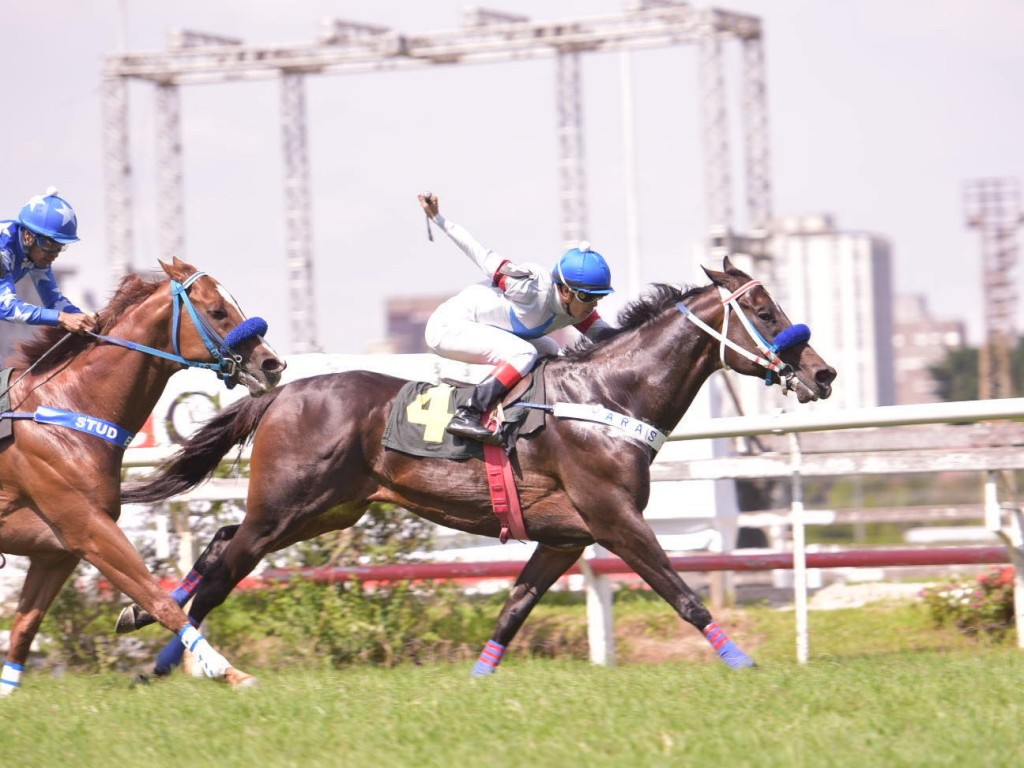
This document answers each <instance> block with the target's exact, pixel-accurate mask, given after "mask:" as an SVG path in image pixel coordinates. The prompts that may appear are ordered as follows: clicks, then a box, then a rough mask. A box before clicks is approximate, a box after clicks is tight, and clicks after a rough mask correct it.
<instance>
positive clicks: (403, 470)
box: [118, 259, 836, 675]
mask: <svg viewBox="0 0 1024 768" xmlns="http://www.w3.org/2000/svg"><path fill="white" fill-rule="evenodd" d="M723 269H724V271H722V272H717V271H712V270H708V269H705V272H706V273H707V275H708V277H709V278H710V279H711V280H712V284H711V285H707V286H704V287H700V288H692V289H690V290H689V291H687V292H685V293H684V292H683V291H681V290H679V289H677V288H672V287H670V286H667V285H655V286H653V288H652V290H651V291H650V293H649V294H648V295H647V296H646V297H645V298H643V299H641V300H638V301H635V302H633V303H632V304H631V305H629V306H628V307H627V308H626V309H625V310H624V311H623V312H622V314H621V316H620V318H619V324H620V328H619V329H618V330H617V331H616V333H615V334H614V335H613V336H611V337H610V338H608V339H605V340H603V341H601V342H600V343H596V344H593V345H591V346H585V347H581V348H579V349H575V350H571V351H569V352H568V353H566V354H565V355H564V356H560V357H558V358H555V359H553V360H551V362H550V363H549V364H548V366H547V369H546V371H545V386H546V394H547V398H548V402H551V403H555V402H567V403H600V404H601V405H603V406H604V407H605V408H607V409H610V410H613V411H616V412H618V413H620V414H625V415H628V416H629V417H631V418H632V419H635V420H637V421H639V422H643V423H644V424H646V425H650V426H653V427H655V428H657V430H660V431H661V432H662V433H665V434H667V433H669V432H670V431H671V430H672V429H673V428H674V427H675V425H676V424H677V423H678V422H679V420H680V419H681V418H682V416H683V414H684V413H685V412H686V410H687V408H688V407H689V406H690V404H691V403H692V402H693V399H694V397H695V396H696V394H697V391H698V390H699V389H700V388H701V386H702V385H703V384H704V382H705V381H706V380H707V378H708V377H709V376H710V375H711V374H712V373H713V372H714V371H715V370H717V369H718V368H721V367H723V365H724V366H728V367H729V368H732V369H733V370H736V371H737V372H739V373H742V374H746V375H751V376H760V377H762V378H765V380H766V381H767V382H768V383H774V384H781V385H782V386H784V387H785V389H786V390H787V391H795V392H796V395H797V398H798V399H799V400H800V402H807V401H810V400H816V399H818V398H826V397H828V396H829V395H830V394H831V386H832V381H833V379H834V378H835V376H836V372H835V370H834V369H833V368H831V367H830V366H828V365H827V364H826V363H825V362H824V361H823V360H822V359H821V357H819V356H818V354H817V353H816V352H815V351H814V350H813V349H812V348H811V347H810V346H809V344H808V343H807V338H808V337H809V331H808V329H807V328H806V326H792V324H791V323H790V322H789V320H788V319H787V317H786V315H785V314H784V313H783V312H782V310H781V309H780V308H779V307H778V305H777V304H776V303H775V301H774V300H772V298H771V297H770V296H769V295H768V292H767V291H766V290H765V289H764V288H763V287H762V286H761V284H760V283H759V282H758V281H755V280H751V278H750V277H749V276H748V275H746V274H745V273H744V272H742V271H740V270H739V269H736V268H735V267H734V266H733V265H732V264H731V263H730V261H729V260H728V259H726V260H725V263H724V267H723ZM730 316H732V322H729V318H730ZM723 337H724V338H725V341H724V342H723V341H722V339H723ZM783 339H786V342H785V343H782V341H783ZM768 340H771V341H768ZM405 383H406V382H405V381H404V380H402V379H398V378H393V377H391V376H385V375H381V374H376V373H368V372H366V371H350V372H344V373H335V374H328V375H322V376H314V377H311V378H307V379H300V380H298V381H294V382H292V383H290V384H287V385H285V386H283V387H281V388H280V389H278V390H276V391H275V392H274V393H272V394H271V395H268V396H267V397H264V398H261V399H260V400H246V401H241V402H238V403H236V404H234V405H232V406H231V407H229V408H227V409H226V410H224V411H222V412H221V413H220V414H219V415H217V416H215V417H214V418H212V419H211V420H210V421H209V422H208V423H207V424H206V425H205V426H204V427H203V428H201V429H200V430H199V431H198V432H197V433H196V434H195V435H193V437H192V438H191V439H190V440H189V441H188V442H187V443H186V444H185V445H184V446H183V447H182V448H181V450H180V452H179V453H178V454H176V456H175V457H174V458H172V459H171V460H170V461H169V462H168V463H167V464H166V465H165V466H164V467H162V468H161V469H160V471H159V472H158V473H157V474H156V475H155V476H154V477H153V478H152V479H150V480H148V481H143V482H141V483H139V484H136V485H134V486H129V487H127V488H126V489H125V490H124V498H125V500H126V501H127V500H131V501H132V502H155V501H159V500H163V499H167V498H169V497H171V496H173V495H175V494H178V493H182V492H183V491H185V490H187V489H190V488H193V487H195V486H196V485H198V484H199V483H200V482H202V481H203V480H204V479H205V478H207V477H209V476H210V475H211V473H212V472H213V471H214V469H215V468H216V467H217V465H218V463H219V462H220V460H221V458H222V457H223V456H224V455H225V454H226V453H227V452H228V451H229V450H230V449H231V448H232V447H234V446H236V445H240V444H242V443H244V442H246V441H248V440H252V459H251V464H250V478H249V488H248V500H247V507H246V513H245V517H244V520H243V521H242V523H241V524H240V525H239V526H228V527H226V528H224V529H222V530H221V531H219V532H218V533H217V535H216V536H215V537H214V540H213V542H212V543H211V545H210V546H209V547H208V548H207V551H206V552H204V553H203V555H202V556H201V557H200V559H199V560H198V561H197V563H196V565H195V567H194V570H193V572H192V573H191V574H189V576H188V577H187V578H186V579H185V581H184V582H183V583H182V586H181V587H179V588H178V589H177V590H176V591H175V594H176V597H177V599H178V600H179V601H181V602H182V603H184V601H185V600H186V599H187V598H188V596H189V593H191V592H192V590H193V589H195V592H194V600H193V603H192V607H191V610H190V617H191V618H192V619H193V621H195V622H198V621H201V620H202V619H203V618H204V617H205V616H206V615H207V614H208V613H209V612H210V611H211V610H212V609H213V608H215V607H216V606H218V605H220V603H222V602H223V601H224V599H225V598H226V597H227V595H228V594H229V593H230V592H231V590H232V589H233V588H234V587H235V585H236V584H238V582H239V581H240V580H241V579H242V578H243V577H244V576H246V575H247V574H249V573H250V572H251V571H252V570H253V568H254V567H255V566H256V565H257V563H259V561H260V559H261V558H263V557H264V556H265V555H266V554H267V553H269V552H273V551H276V550H279V549H281V548H283V547H286V546H288V545H290V544H294V543H296V542H299V541H303V540H306V539H309V538H312V537H313V536H316V535H318V534H321V533H324V532H327V531H332V530H340V529H344V528H347V527H349V526H351V525H353V524H355V522H356V521H357V520H359V518H360V516H361V515H362V514H363V513H364V512H365V511H366V509H367V506H368V505H369V504H370V503H371V502H375V501H382V502H391V503H394V504H397V505H399V506H402V507H405V508H406V509H408V510H410V511H412V512H414V513H416V514H418V515H420V516H422V517H424V518H426V519H428V520H431V521H433V522H435V523H439V524H441V525H445V526H448V527H450V528H454V529H457V530H461V531H467V532H469V533H475V534H480V535H482V536H495V537H496V536H498V535H499V528H500V526H499V521H498V519H497V518H496V517H495V515H494V513H493V512H492V511H491V503H490V497H489V493H488V485H487V479H486V476H485V472H484V467H483V464H482V462H481V461H480V460H478V459H470V460H467V461H461V462H460V461H450V460H446V459H423V458H415V457H412V456H408V455H406V454H404V453H401V452H398V451H394V450H387V449H385V448H384V447H383V446H382V444H381V439H382V434H383V432H384V430H385V425H386V424H387V422H388V416H389V413H390V411H391V409H392V401H393V399H394V398H395V395H396V394H397V393H398V391H399V389H400V388H401V387H402V386H403V385H404V384H405ZM545 421H546V425H545V428H544V429H542V430H540V431H539V432H536V433H534V434H532V435H530V436H528V437H524V438H521V439H520V440H519V441H518V443H517V444H516V455H517V460H518V466H519V468H520V469H521V474H520V476H519V478H518V480H517V482H518V487H519V493H520V497H521V504H522V509H523V513H524V517H525V523H526V531H527V533H528V535H529V538H530V539H533V540H534V541H537V542H538V543H539V546H538V547H537V548H536V550H535V552H534V554H533V555H532V556H531V558H530V559H529V561H528V562H527V563H526V565H525V567H524V568H523V570H522V572H521V573H520V575H519V577H518V579H517V581H516V583H515V586H514V587H513V589H512V591H511V594H510V595H509V597H508V600H507V602H506V603H505V605H504V607H503V609H502V611H501V614H500V616H499V617H498V622H497V627H496V629H495V630H494V634H493V635H492V637H491V640H490V641H489V642H488V643H487V645H486V647H485V649H484V652H483V654H481V657H480V659H479V660H478V662H477V664H476V666H475V667H474V674H476V675H482V674H489V673H490V672H492V671H493V670H494V668H495V666H496V665H497V663H498V661H500V659H501V656H502V654H503V653H504V649H505V647H506V646H507V645H508V643H509V642H510V641H511V640H512V638H513V637H514V636H515V634H516V632H517V630H518V629H519V627H520V626H521V625H522V623H523V621H524V620H525V619H526V617H527V615H528V614H529V613H530V611H531V609H532V608H533V607H534V605H535V604H536V603H537V601H538V600H540V598H541V597H542V596H543V595H544V593H545V592H546V591H547V590H548V588H549V587H551V585H552V584H554V583H555V581H556V580H557V579H558V578H559V577H560V576H562V575H563V574H564V573H565V572H566V571H567V570H568V569H569V567H570V566H572V564H573V563H575V562H576V560H577V559H578V558H579V557H580V554H581V553H582V552H583V550H584V548H585V547H587V546H588V545H590V544H593V543H594V542H597V543H599V544H601V545H602V546H603V547H605V548H606V549H608V550H610V551H611V552H613V553H614V554H616V555H618V556H619V557H621V558H622V559H623V560H624V561H625V562H626V563H627V564H628V565H629V566H630V568H632V569H633V570H634V571H635V572H636V573H637V574H638V575H640V576H641V577H642V578H643V579H644V581H645V582H647V584H649V585H650V586H651V588H652V589H653V590H654V591H655V592H657V593H658V594H659V595H660V596H661V597H662V598H664V599H665V600H666V601H667V602H668V603H669V605H671V606H672V607H673V608H674V609H675V610H676V612H677V613H678V614H679V616H680V617H681V618H683V619H684V620H685V621H687V622H689V623H690V624H692V625H693V626H694V627H696V629H698V630H699V631H701V632H702V633H704V635H705V637H707V638H708V640H709V641H710V642H711V644H712V645H713V646H714V647H715V649H716V650H717V651H718V653H719V655H720V656H721V657H722V658H723V660H725V661H726V663H728V664H730V665H731V666H733V667H744V666H750V665H752V664H753V661H752V660H751V659H750V658H749V657H748V656H747V655H746V654H745V653H743V652H742V651H741V650H740V649H739V648H737V647H736V646H735V644H734V643H732V641H730V640H729V639H728V637H727V636H726V634H725V633H724V632H723V631H722V630H721V628H720V627H718V625H717V624H716V623H715V622H713V621H712V617H711V614H710V613H709V612H708V610H707V609H706V608H705V606H704V605H703V603H702V602H701V600H700V598H699V597H698V596H697V594H696V593H694V592H693V590H691V589H690V587H689V586H687V584H686V583H685V582H684V581H683V580H682V579H681V578H680V576H679V574H678V573H676V572H675V571H674V570H673V569H672V566H671V564H670V562H669V559H668V557H667V555H666V554H665V552H664V551H663V550H662V548H661V546H660V545H659V544H658V540H657V538H656V537H655V535H654V533H653V531H652V530H651V528H650V526H649V525H648V524H647V522H646V521H645V520H644V518H643V511H644V508H645V507H646V505H647V501H648V495H649V492H650V469H649V468H650V464H651V461H652V460H653V451H652V449H651V448H650V447H649V446H647V445H644V444H642V443H640V442H635V441H633V440H629V439H624V438H623V437H622V436H621V435H618V434H616V432H615V430H613V429H610V428H608V427H606V426H605V425H602V424H594V423H588V422H584V421H573V420H561V419H557V418H555V417H553V416H552V415H550V414H549V415H547V416H546V417H545ZM196 584H198V587H196V586H195V585H196ZM151 621H152V618H151V617H149V616H147V615H146V614H145V612H143V611H140V609H139V608H138V606H130V607H128V608H126V609H125V611H124V612H123V613H122V615H121V619H120V620H119V625H118V631H131V630H133V629H136V628H138V627H141V626H144V625H145V624H147V623H149V622H151ZM178 647H179V646H168V649H166V650H167V653H162V654H161V656H160V658H159V659H158V661H157V669H156V671H157V674H163V673H166V672H168V671H170V666H171V665H173V663H174V662H175V661H176V659H175V658H174V657H175V656H180V653H179V652H177V648H178Z"/></svg>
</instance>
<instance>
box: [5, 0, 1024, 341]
mask: <svg viewBox="0 0 1024 768" xmlns="http://www.w3.org/2000/svg"><path fill="white" fill-rule="evenodd" d="M3 3H4V10H3V27H4V57H3V64H2V65H0V66H2V68H3V72H4V75H5V82H6V83H7V89H6V93H7V104H8V108H7V114H6V116H5V119H4V120H3V121H2V122H0V142H2V145H3V147H4V182H3V184H2V185H0V218H13V217H15V216H16V215H17V212H18V210H19V209H20V207H21V205H22V204H23V203H24V202H25V200H26V199H27V198H28V197H30V196H31V195H34V194H37V193H40V192H42V191H43V190H44V189H45V187H46V186H48V185H51V184H52V185H57V186H58V187H60V189H61V192H62V193H63V194H64V195H65V196H66V197H67V198H68V200H69V201H70V202H71V203H72V204H73V205H74V206H75V208H76V210H77V212H78V214H79V219H80V226H79V233H80V236H81V237H82V242H81V243H79V244H77V245H75V246H74V247H73V248H72V249H70V250H69V251H68V252H67V253H66V254H64V255H63V256H62V257H61V258H62V261H63V262H64V263H67V262H74V263H75V264H76V265H78V266H80V268H81V270H82V274H81V289H82V290H83V291H84V290H86V289H88V290H89V291H91V292H92V293H93V294H94V295H95V296H97V298H98V299H99V300H100V302H101V303H102V302H105V301H106V298H107V297H108V296H109V294H110V282H109V273H108V268H107V264H106V260H105V254H104V251H105V246H106V243H105V240H106V228H105V225H104V219H105V215H106V210H105V200H104V165H103V137H102V102H101V98H100V81H101V71H102V68H103V61H104V57H105V56H106V55H107V54H109V53H111V52H113V51H115V50H117V46H118V44H119V40H121V39H123V40H124V41H125V45H126V49H127V50H133V51H135V50H163V49H165V48H166V46H167V43H168V32H169V31H170V30H171V29H173V28H175V27H185V28H189V29H195V30H201V31H207V32H216V33H220V34H225V35H234V36H238V37H241V38H243V39H244V40H245V41H246V42H247V43H250V44H265V45H272V44H282V43H299V42H308V41H312V40H313V39H315V37H316V35H317V31H318V25H319V22H320V20H321V19H322V18H324V17H328V16H337V17H342V18H346V19H349V20H355V21H363V22H368V23H373V24H381V25H385V26H390V27H393V28H394V29H396V30H398V31H401V32H406V33H416V32H426V31H436V30H442V29H453V28H456V27H458V25H459V24H460V13H459V10H460V8H461V7H462V6H463V5H464V3H458V2H449V1H447V0H446V1H444V2H373V1H372V0H358V1H351V2H325V1H321V0H304V2H301V3H294V2H269V1H268V0H217V1H216V2H209V1H208V0H206V1H204V2H197V1H196V0H177V1H176V2H174V3H153V2H149V1H148V0H120V1H118V0H98V1H96V2H87V3H83V2H77V1H76V0H54V1H53V2H51V3H48V4H47V5H46V7H45V10H42V6H38V5H34V4H27V3H14V2H13V0H3ZM489 7H494V8H501V9H504V10H509V11H515V12H519V13H524V14H527V15H529V16H530V17H531V18H533V19H535V20H553V19H565V18H572V17H581V16H589V15H596V14H603V13H612V12H617V11H619V10H620V9H621V8H622V5H621V4H620V3H618V2H613V1H609V2H605V1H604V0H592V1H591V2H584V1H583V0H548V1H547V2H544V1H541V0H533V1H530V2H507V3H505V4H504V5H491V6H489ZM719 7H721V8H725V9H730V10H735V11H742V12H749V13H755V14H758V15H760V16H761V18H762V21H763V25H764V30H765V54H766V66H767V72H768V88H767V95H768V106H769V119H770V139H771V152H772V171H773V208H774V211H775V213H776V214H778V215H789V214H798V213H806V212H827V213H831V214H833V215H834V216H835V218H836V221H837V223H838V225H839V227H840V228H842V229H848V230H856V231H868V232H872V233H876V234H878V235H880V236H883V237H885V238H887V239H889V240H890V241H891V243H892V248H893V268H894V284H895V287H896V290H897V291H899V292H903V293H923V294H925V295H926V296H927V297H928V300H929V304H930V308H931V311H932V313H933V314H934V315H936V316H938V317H941V318H947V319H963V320H964V321H966V322H967V324H968V328H969V329H970V331H971V335H972V339H973V340H975V341H976V340H977V339H978V338H980V332H981V327H982V326H981V323H982V310H981V307H982V287H981V280H982V268H981V262H980V246H979V243H978V239H977V236H976V235H975V234H973V233H971V232H970V231H969V230H967V228H966V227H965V224H964V212H963V199H962V189H963V184H964V182H965V181H966V180H968V179H972V178H977V177H982V176H1000V177H1012V178H1016V179H1019V180H1024V151H1022V149H1021V142H1022V136H1024V96H1022V91H1021V87H1022V83H1024V44H1022V40H1024V2H1020V1H1019V0H971V1H968V0H960V1H958V2H956V1H953V0H908V1H905V2H903V1H899V0H896V1H894V0H866V1H864V2H855V1H853V0H849V1H848V2H845V3H832V2H814V1H813V0H768V1H767V2H755V1H754V0H735V2H724V3H721V4H719ZM728 50H729V54H728V55H729V56H731V57H736V56H738V48H737V47H735V46H730V47H729V49H728ZM633 61H634V73H635V78H636V79H635V85H634V89H635V95H636V100H635V114H636V127H637V137H638V145H639V146H638V157H637V163H638V171H639V175H640V183H639V205H640V208H639V218H640V227H641V245H642V259H641V278H642V281H643V282H650V281H665V282H682V283H689V282H703V280H702V279H701V277H702V276H701V275H699V274H696V273H694V271H693V267H692V265H691V263H690V257H689V254H690V252H691V250H692V248H693V244H694V243H695V242H696V241H698V240H699V239H700V238H701V237H702V233H703V226H704V211H703V202H702V201H703V189H702V182H703V173H702V171H703V166H702V161H701V147H700V133H699V130H698V128H699V125H698V114H697V106H696V105H697V83H698V79H697V66H696V56H695V51H694V50H693V49H692V48H689V47H677V48H673V49H662V50H651V51H643V52H639V53H636V54H634V59H633ZM554 71H555V64H554V61H553V60H552V59H545V60H541V61H536V62H519V63H511V64H488V65H477V64H474V65H461V66H448V67H436V68H430V69H422V70H417V71H413V72H405V73H377V74H361V75H323V76H315V77H310V78H308V80H307V104H308V122H309V150H310V161H311V165H312V191H313V229H314V237H313V242H311V243H310V247H311V248H312V249H313V257H314V263H315V282H316V291H317V308H316V309H317V312H316V316H317V321H318V338H319V341H320V344H321V347H322V348H323V349H324V351H328V352H339V353H358V352H362V351H363V350H364V348H365V346H366V345H367V344H368V343H369V342H371V341H373V340H374V339H377V338H379V337H381V336H382V335H383V332H384V310H383V304H382V299H383V298H384V297H386V296H403V295H410V296H411V295H427V294H438V293H451V292H454V291H456V290H458V289H459V288H461V287H462V286H464V285H466V284H468V283H469V282H472V281H475V280H477V279H479V277H480V275H479V273H478V272H476V271H475V268H474V267H473V266H472V265H471V264H470V263H469V261H468V260H467V259H466V258H465V257H464V256H462V254H461V253H460V252H459V251H458V250H457V249H456V248H455V246H454V245H452V244H451V243H449V242H448V241H447V240H441V239H439V240H438V241H437V242H435V243H433V244H431V243H428V242H427V240H426V237H425V232H424V222H423V216H422V214H421V213H420V211H419V208H418V204H417V203H416V193H417V191H419V190H422V189H425V188H429V189H431V190H433V191H434V192H435V193H437V194H438V195H439V196H440V197H441V205H442V211H444V212H445V213H447V214H448V215H449V216H450V217H451V218H452V219H454V220H456V221H458V222H459V223H461V224H463V225H465V226H466V227H467V228H468V229H469V230H470V231H471V232H472V233H473V234H475V235H476V236H477V237H478V239H480V240H481V241H482V242H484V243H485V244H486V245H488V246H490V247H492V248H494V249H495V250H498V251H500V252H501V253H502V254H503V255H505V256H507V257H510V258H512V259H513V260H520V261H536V262H540V263H543V264H548V263H553V261H554V259H555V258H557V256H558V255H559V254H560V253H561V249H562V243H561V241H560V232H559V208H558V191H559V189H558V178H557V167H556V161H557V147H556V137H555V125H556V117H555V114H556V113H555V78H554ZM582 71H583V83H584V88H585V98H584V118H585V131H586V133H585V147H586V162H587V165H586V173H587V179H588V205H589V223H590V226H589V232H588V236H589V239H590V240H591V241H592V242H593V243H594V247H595V248H597V249H598V250H600V251H602V252H603V253H604V254H605V255H606V256H607V257H608V258H609V260H610V261H611V263H612V266H613V276H614V278H615V282H616V283H617V284H618V285H619V286H620V287H621V288H623V289H624V288H625V287H626V282H625V278H626V233H625V216H624V213H623V205H624V192H623V148H622V121H621V118H620V113H621V92H620V82H619V55H618V54H616V53H604V54H592V55H586V56H584V58H583V70H582ZM735 86H736V82H735V80H734V81H733V82H732V83H730V88H731V89H732V91H733V92H734V91H735ZM730 104H731V106H732V107H736V106H737V100H736V99H735V98H732V95H731V96H730ZM130 108H131V152H132V161H133V168H134V171H135V178H134V199H135V207H136V210H135V222H134V223H135V245H136V254H135V264H136V266H138V267H142V268H148V267H154V268H155V267H156V260H157V258H158V257H167V256H168V255H169V254H161V253H159V252H158V251H157V240H156V233H155V221H156V213H155V205H156V200H155V196H154V182H153V172H154V167H153V163H154V159H153V155H154V128H153V121H154V112H153V91H152V88H151V87H149V86H148V85H146V84H137V85H132V87H131V89H130ZM733 118H734V120H737V121H738V119H739V114H738V109H734V110H733ZM182 120H183V133H184V161H185V197H186V213H185V221H184V222H183V226H184V229H185V247H186V251H185V254H184V256H185V257H186V258H187V259H188V260H189V261H192V262H193V263H195V264H196V265H197V266H199V267H200V268H202V269H205V270H207V271H208V272H210V273H211V274H213V275H214V276H216V277H218V278H219V279H220V280H221V281H222V282H223V283H224V284H225V285H227V286H228V288H230V289H231V290H232V291H233V293H234V294H235V295H236V297H237V298H238V299H239V301H240V302H241V303H242V306H243V308H244V309H245V310H246V311H247V312H248V313H249V314H251V315H262V316H264V317H265V318H267V320H268V321H270V325H271V331H270V340H271V342H272V343H274V344H275V346H277V348H278V349H279V351H283V352H288V351H290V345H291V340H290V338H289V337H290V333H289V319H288V318H289V315H288V306H287V302H288V298H287V287H286V275H287V272H286V265H285V259H284V246H283V243H284V228H283V193H282V169H283V160H282V154H281V134H280V111H279V84H278V83H277V82H276V81H274V80H267V81H260V82H254V83H228V84H220V85H192V86H187V87H185V88H183V91H182ZM733 149H734V151H735V152H737V153H738V152H739V149H740V147H739V146H738V144H735V143H734V147H733ZM735 181H736V187H737V188H736V190H735V191H736V195H737V204H736V209H737V210H738V211H742V204H741V202H740V201H741V200H742V197H741V194H742V188H741V186H740V184H739V180H738V179H736V180H735ZM739 223H740V224H742V223H743V222H742V221H741V222H739ZM1019 283H1020V281H1019V279H1018V281H1017V284H1018V285H1019ZM70 292H71V291H70V290H69V293H70ZM626 293H627V292H626V291H625V290H622V291H620V295H619V296H617V298H622V299H625V298H629V297H628V296H626V295H625V294H626ZM71 298H72V299H75V298H79V297H78V296H72V297H71ZM1022 302H1024V299H1022ZM616 306H617V304H616V303H615V302H614V301H612V302H609V304H608V309H609V310H611V309H614V308H615V307H616ZM606 314H612V313H610V312H606ZM795 319H796V318H795ZM824 352H826V351H825V350H823V353H824Z"/></svg>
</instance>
